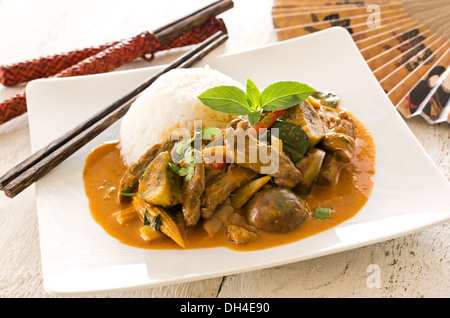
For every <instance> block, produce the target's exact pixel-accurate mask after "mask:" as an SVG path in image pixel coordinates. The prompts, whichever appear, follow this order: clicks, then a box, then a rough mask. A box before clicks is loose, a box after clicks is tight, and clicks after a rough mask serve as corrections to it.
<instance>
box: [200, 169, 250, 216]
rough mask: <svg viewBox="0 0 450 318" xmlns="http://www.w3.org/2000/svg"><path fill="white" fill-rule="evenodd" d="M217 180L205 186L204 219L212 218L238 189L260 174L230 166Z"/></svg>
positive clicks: (212, 179)
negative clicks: (220, 205) (218, 207)
mask: <svg viewBox="0 0 450 318" xmlns="http://www.w3.org/2000/svg"><path fill="white" fill-rule="evenodd" d="M222 170H224V171H223V172H222V173H221V174H219V175H218V176H217V177H216V178H214V177H213V178H211V179H210V180H209V181H208V183H207V184H206V186H205V191H204V193H203V197H202V200H201V201H202V204H201V205H202V208H201V211H202V217H204V218H209V217H211V216H212V214H213V213H214V211H215V210H216V207H217V206H218V205H219V204H221V203H223V202H224V201H225V200H226V199H227V198H228V197H229V196H230V194H231V193H232V192H233V191H234V190H236V189H237V188H239V187H241V186H243V185H244V184H246V183H248V182H250V181H252V180H253V179H255V178H256V177H257V176H258V175H259V174H258V173H256V172H254V171H252V170H250V169H246V168H244V167H241V166H238V165H236V164H233V163H232V164H230V165H229V166H228V167H227V168H223V169H222Z"/></svg>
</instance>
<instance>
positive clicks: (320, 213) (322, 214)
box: [312, 207, 331, 220]
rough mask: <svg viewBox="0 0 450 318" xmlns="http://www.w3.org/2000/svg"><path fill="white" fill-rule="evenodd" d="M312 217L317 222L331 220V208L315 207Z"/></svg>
mask: <svg viewBox="0 0 450 318" xmlns="http://www.w3.org/2000/svg"><path fill="white" fill-rule="evenodd" d="M312 217H313V218H314V219H317V220H325V219H329V218H331V208H323V207H316V208H314V212H313V215H312Z"/></svg>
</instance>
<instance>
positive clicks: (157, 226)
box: [150, 214, 163, 232]
mask: <svg viewBox="0 0 450 318" xmlns="http://www.w3.org/2000/svg"><path fill="white" fill-rule="evenodd" d="M150 225H151V227H152V228H153V229H154V230H155V231H158V232H161V225H163V223H162V220H161V214H158V215H155V216H154V217H153V219H152V221H151V222H150Z"/></svg>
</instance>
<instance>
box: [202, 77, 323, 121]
mask: <svg viewBox="0 0 450 318" xmlns="http://www.w3.org/2000/svg"><path fill="white" fill-rule="evenodd" d="M315 91H316V90H315V89H314V88H311V87H310V86H308V85H306V84H303V83H299V82H293V81H281V82H276V83H273V84H271V85H269V86H267V87H266V88H265V89H264V90H263V91H262V92H260V91H259V89H258V87H257V86H256V84H255V83H253V82H252V80H250V79H247V86H246V91H245V92H244V91H243V90H242V89H240V88H239V87H236V86H226V85H222V86H216V87H213V88H210V89H208V90H206V91H205V92H203V93H202V94H200V95H199V96H198V98H199V99H200V100H201V101H202V102H203V104H205V105H206V106H208V107H209V108H212V109H214V110H217V111H221V112H224V113H228V114H232V115H247V116H248V120H249V122H250V124H251V125H255V124H256V123H257V122H258V121H259V119H260V118H261V114H262V112H263V111H264V110H266V111H275V110H282V109H286V108H289V107H292V106H295V105H297V104H299V103H301V102H303V101H304V100H305V99H307V98H308V97H309V95H311V94H312V93H314V92H315Z"/></svg>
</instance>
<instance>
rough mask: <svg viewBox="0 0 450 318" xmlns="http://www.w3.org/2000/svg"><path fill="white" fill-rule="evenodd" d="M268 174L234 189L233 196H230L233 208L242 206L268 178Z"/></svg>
mask: <svg viewBox="0 0 450 318" xmlns="http://www.w3.org/2000/svg"><path fill="white" fill-rule="evenodd" d="M270 178H271V177H270V176H264V177H261V178H258V179H255V180H253V181H250V182H249V183H247V184H246V185H244V186H242V187H240V188H239V189H237V190H236V192H235V194H234V196H232V197H230V200H231V205H232V206H233V207H234V208H235V209H240V208H242V207H243V206H244V205H245V204H246V203H247V202H248V200H250V199H251V198H252V197H253V195H254V194H255V193H256V192H258V190H259V189H261V188H262V187H263V185H265V184H266V183H267V182H268V181H269V180H270Z"/></svg>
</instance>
